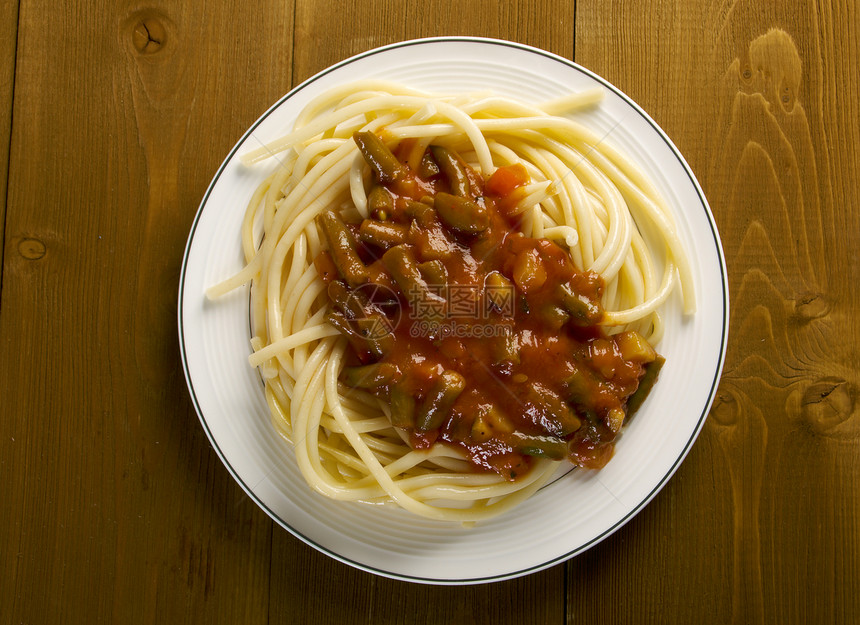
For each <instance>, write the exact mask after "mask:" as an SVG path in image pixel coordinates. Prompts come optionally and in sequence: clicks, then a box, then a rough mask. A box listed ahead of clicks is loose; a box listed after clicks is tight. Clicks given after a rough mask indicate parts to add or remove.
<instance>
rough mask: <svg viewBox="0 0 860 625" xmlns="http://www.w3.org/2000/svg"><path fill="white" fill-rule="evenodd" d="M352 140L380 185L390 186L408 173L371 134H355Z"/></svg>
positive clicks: (379, 140) (380, 140)
mask: <svg viewBox="0 0 860 625" xmlns="http://www.w3.org/2000/svg"><path fill="white" fill-rule="evenodd" d="M352 138H353V139H354V140H355V143H356V145H358V149H359V150H361V153H362V155H363V156H364V160H365V161H367V164H368V165H370V168H371V169H372V170H373V173H375V174H376V177H377V179H378V180H379V182H380V183H382V184H386V185H387V184H392V183H394V182H397V181H398V180H400V179H401V178H404V177H405V176H406V174H407V173H408V172H409V170H408V169H407V168H406V166H405V165H403V163H401V162H400V161H398V160H397V157H396V156H394V154H393V153H392V152H391V150H389V149H388V146H387V145H385V144H384V143H383V142H382V139H380V138H379V137H377V136H376V135H375V134H373V133H372V132H369V131H365V132H356V133H355V134H353V135H352Z"/></svg>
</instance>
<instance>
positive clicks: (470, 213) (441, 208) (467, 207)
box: [433, 192, 490, 234]
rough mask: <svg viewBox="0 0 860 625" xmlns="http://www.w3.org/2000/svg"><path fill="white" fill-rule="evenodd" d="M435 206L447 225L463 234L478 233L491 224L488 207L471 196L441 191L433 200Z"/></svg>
mask: <svg viewBox="0 0 860 625" xmlns="http://www.w3.org/2000/svg"><path fill="white" fill-rule="evenodd" d="M433 207H434V208H435V209H436V212H437V213H439V218H440V219H441V220H442V222H443V223H444V224H445V225H446V226H448V227H449V228H451V229H452V230H456V231H457V232H462V233H463V234H478V233H479V232H483V231H484V230H486V229H487V228H488V227H489V225H490V214H489V212H487V208H486V207H485V206H481V205H480V204H478V203H477V202H476V201H474V200H470V199H469V198H465V197H460V196H457V195H451V194H450V193H445V192H440V193H437V194H436V197H435V198H434V200H433Z"/></svg>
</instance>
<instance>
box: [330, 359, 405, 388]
mask: <svg viewBox="0 0 860 625" xmlns="http://www.w3.org/2000/svg"><path fill="white" fill-rule="evenodd" d="M399 373H400V371H399V370H398V368H397V366H396V365H393V364H391V363H390V362H375V363H373V364H371V365H359V366H357V367H344V368H343V371H341V372H340V379H341V381H342V382H343V383H344V384H346V385H347V386H349V387H350V388H367V389H373V388H379V387H380V386H387V385H388V384H391V383H392V382H394V381H395V379H396V378H397V376H398V374H399Z"/></svg>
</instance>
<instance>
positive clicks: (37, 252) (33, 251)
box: [18, 237, 47, 260]
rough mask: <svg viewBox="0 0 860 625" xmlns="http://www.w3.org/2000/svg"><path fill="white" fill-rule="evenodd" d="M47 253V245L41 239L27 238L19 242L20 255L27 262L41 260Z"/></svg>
mask: <svg viewBox="0 0 860 625" xmlns="http://www.w3.org/2000/svg"><path fill="white" fill-rule="evenodd" d="M46 251H47V248H46V247H45V244H44V243H42V242H41V241H40V240H39V239H33V238H30V237H27V238H24V239H21V240H20V241H19V242H18V253H19V254H21V256H23V257H24V258H26V259H27V260H39V259H40V258H42V257H43V256H44V255H45V252H46Z"/></svg>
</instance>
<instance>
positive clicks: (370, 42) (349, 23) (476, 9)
mask: <svg viewBox="0 0 860 625" xmlns="http://www.w3.org/2000/svg"><path fill="white" fill-rule="evenodd" d="M393 6H394V5H392V4H391V3H390V2H386V0H366V1H363V2H361V3H360V6H359V5H356V9H355V11H354V13H352V14H351V15H350V16H349V19H344V18H343V5H342V4H341V3H338V2H333V1H331V0H300V1H299V2H297V3H296V43H295V51H294V55H295V65H294V67H295V78H296V81H297V82H301V81H302V80H305V79H306V78H309V77H310V76H312V75H313V74H315V73H316V72H318V71H321V70H323V69H325V68H326V67H328V66H330V65H332V64H334V63H337V62H338V61H341V60H343V59H345V58H348V57H350V56H352V55H354V54H358V53H360V52H364V51H366V50H370V49H372V48H376V47H378V46H383V45H387V44H390V43H395V42H397V41H403V40H407V39H418V38H422V37H440V36H455V35H464V36H474V37H492V38H500V39H508V40H511V41H517V42H519V43H524V44H527V45H532V46H537V47H539V48H543V49H545V50H549V51H550V52H554V53H556V54H559V55H561V56H564V57H566V58H572V55H573V14H574V5H573V3H565V4H562V5H559V4H558V3H556V2H552V0H535V1H531V2H528V1H525V0H516V1H515V2H505V3H497V2H495V1H493V0H473V1H471V2H457V1H455V0H432V1H428V2H410V3H406V4H404V5H397V10H392V7H393Z"/></svg>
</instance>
